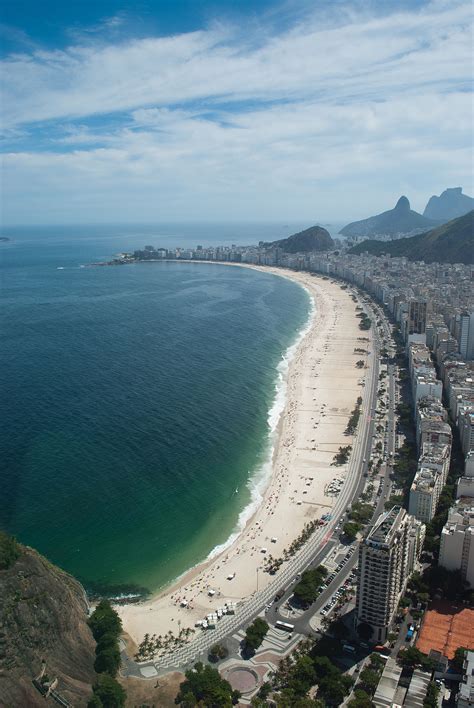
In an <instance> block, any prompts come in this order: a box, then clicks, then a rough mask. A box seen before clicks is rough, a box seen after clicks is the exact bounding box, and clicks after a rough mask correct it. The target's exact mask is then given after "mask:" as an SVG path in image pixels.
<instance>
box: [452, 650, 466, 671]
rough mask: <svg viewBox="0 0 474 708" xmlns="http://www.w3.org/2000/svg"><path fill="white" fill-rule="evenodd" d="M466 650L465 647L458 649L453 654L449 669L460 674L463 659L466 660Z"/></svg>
mask: <svg viewBox="0 0 474 708" xmlns="http://www.w3.org/2000/svg"><path fill="white" fill-rule="evenodd" d="M467 651H468V650H467V649H466V648H465V647H458V648H457V649H456V651H455V652H454V656H453V658H452V659H451V667H452V668H453V669H454V670H455V671H456V672H457V673H458V674H462V672H463V667H464V659H465V658H466V652H467Z"/></svg>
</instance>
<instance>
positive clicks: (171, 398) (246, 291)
mask: <svg viewBox="0 0 474 708" xmlns="http://www.w3.org/2000/svg"><path fill="white" fill-rule="evenodd" d="M297 228H298V225H292V226H291V227H289V226H287V225H280V226H278V225H271V224H270V225H262V224H258V225H249V224H240V225H235V224H234V225H216V224H213V225H202V224H201V225H190V224H186V225H176V224H173V225H162V226H159V227H158V226H156V225H155V226H153V227H142V226H140V227H137V226H131V225H127V226H100V227H98V226H96V227H93V226H90V227H87V226H85V227H74V228H72V227H54V228H46V227H40V228H33V227H28V228H26V227H25V228H16V229H9V230H7V229H4V231H3V234H4V235H6V236H8V237H9V238H10V239H11V240H10V241H9V242H7V243H0V295H1V300H2V307H1V321H0V334H1V341H0V390H1V396H0V420H1V435H0V460H1V472H0V490H1V491H0V527H2V528H4V529H5V530H7V531H8V532H10V533H13V534H15V535H16V536H17V537H18V538H19V540H21V541H22V542H24V543H26V544H29V545H32V546H34V547H35V548H37V549H38V550H39V551H40V552H41V553H44V554H45V555H46V556H47V557H48V558H49V559H50V560H51V561H53V562H54V563H57V564H58V565H60V566H61V567H62V568H64V569H65V570H67V571H69V572H71V573H72V574H73V575H75V576H76V577H78V578H79V579H80V580H81V581H82V582H84V583H85V585H86V587H88V588H94V587H96V586H103V587H109V588H110V589H111V591H116V590H117V588H118V587H119V586H127V587H128V586H140V587H143V588H147V589H148V590H149V591H155V590H157V589H158V588H160V587H162V586H164V585H166V584H167V583H169V582H170V581H171V580H173V579H174V578H176V577H177V576H179V575H180V574H182V573H183V572H184V571H185V570H187V569H188V568H190V567H191V566H193V565H194V564H196V563H197V562H198V561H201V560H203V559H205V558H206V557H207V556H208V555H209V554H212V553H213V552H214V553H215V552H216V549H217V548H218V547H219V546H220V545H221V544H225V543H227V542H228V541H229V538H230V537H231V535H232V534H233V533H236V531H237V530H238V528H240V527H241V526H242V525H243V524H244V523H245V520H246V518H248V516H249V514H250V513H251V510H252V508H254V506H255V504H257V503H258V500H259V494H260V492H261V491H262V489H263V487H264V484H265V480H266V479H267V478H268V474H269V470H270V459H269V455H270V451H271V443H272V438H273V435H272V432H273V431H274V429H275V426H276V422H277V420H278V413H279V412H280V411H281V409H282V406H283V401H284V375H285V370H286V366H287V361H286V359H287V357H288V355H289V353H288V352H289V348H290V347H291V346H292V345H294V343H295V341H296V339H297V337H298V335H299V333H301V331H302V329H303V328H304V327H305V325H306V323H307V322H308V317H309V315H310V310H311V303H310V300H309V297H308V295H307V293H306V292H305V291H304V290H303V289H302V288H300V287H299V286H297V285H296V284H295V283H293V282H291V281H289V280H286V279H284V278H279V277H275V276H273V275H271V274H270V273H260V272H254V271H250V270H248V269H244V268H238V267H226V266H221V265H210V264H209V265H207V264H193V263H173V262H170V263H151V264H134V265H128V266H122V267H81V266H84V265H86V264H88V263H90V262H93V261H100V260H106V259H109V258H111V257H113V256H114V255H115V254H116V253H117V252H119V251H122V250H133V249H134V248H139V247H142V246H144V245H146V244H149V243H150V244H152V245H155V246H160V245H162V246H165V247H170V246H171V245H181V246H190V245H196V244H197V243H202V245H208V244H210V243H237V244H243V243H255V242H257V241H258V240H260V239H262V240H266V239H271V238H280V237H282V236H285V235H288V233H293V231H294V230H297Z"/></svg>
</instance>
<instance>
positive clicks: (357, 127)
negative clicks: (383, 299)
mask: <svg viewBox="0 0 474 708" xmlns="http://www.w3.org/2000/svg"><path fill="white" fill-rule="evenodd" d="M470 14H471V13H470V7H469V4H468V3H464V2H459V3H455V2H452V3H444V2H434V3H432V4H431V5H429V6H427V7H425V8H424V9H423V10H420V11H417V12H415V11H413V12H399V13H397V14H392V15H389V16H386V17H372V18H371V17H367V16H364V17H361V15H360V14H359V15H355V16H352V17H351V18H350V19H349V20H348V19H347V16H344V22H342V21H341V20H340V21H339V23H337V22H335V21H334V24H333V25H332V26H331V27H330V28H329V29H328V28H327V26H324V28H321V26H320V24H319V23H320V19H319V18H317V17H315V18H307V19H306V21H305V22H304V23H302V24H300V25H298V26H297V27H294V28H292V29H291V30H290V31H287V32H286V33H282V34H278V35H274V36H268V35H266V36H265V37H264V39H263V40H261V41H260V43H259V44H258V46H256V37H255V36H254V35H252V36H248V37H244V36H243V32H242V28H239V29H238V30H237V29H236V28H232V27H228V26H227V27H225V28H224V27H221V26H218V25H216V26H214V27H213V28H212V29H210V30H207V31H201V32H195V33H191V34H185V35H179V36H175V37H167V38H159V39H146V40H136V41H129V42H127V43H121V44H116V45H109V46H106V47H104V46H96V47H94V46H74V47H71V48H69V49H68V50H66V51H57V52H42V53H40V52H35V53H33V54H31V55H29V56H27V55H24V56H22V57H14V58H12V59H11V60H9V62H8V66H7V67H4V70H3V71H4V76H5V78H6V81H5V88H4V94H5V97H6V101H5V106H6V110H5V115H6V122H7V125H8V126H9V127H11V128H12V129H18V128H17V126H19V127H20V128H21V127H22V126H23V125H24V124H28V129H29V130H30V131H31V130H32V126H33V125H34V124H35V123H38V126H39V127H40V128H41V131H42V136H43V142H42V143H41V144H42V146H43V147H42V149H36V150H32V149H31V148H30V149H28V150H24V151H23V152H18V153H10V154H8V155H7V156H6V158H5V166H4V175H5V185H6V197H5V199H4V205H5V220H6V221H17V222H21V221H24V220H25V216H26V215H25V214H24V212H22V211H21V205H22V204H24V203H27V204H28V205H29V211H30V213H31V214H32V215H33V216H32V220H33V221H34V218H38V219H40V220H42V221H47V220H48V219H52V220H61V219H63V220H67V218H66V217H67V215H68V214H69V215H76V218H82V220H84V221H93V220H95V219H99V220H107V217H108V219H109V220H110V219H111V218H124V219H128V220H140V219H143V220H154V219H160V218H161V219H171V218H176V219H179V218H182V216H183V215H182V213H181V212H182V211H183V209H185V211H186V214H187V215H188V216H189V217H190V218H191V217H192V218H200V217H201V218H210V217H212V216H215V218H218V219H219V218H226V217H227V216H229V217H233V218H239V217H240V218H243V217H244V216H246V217H247V218H272V217H273V218H277V217H278V218H283V219H285V218H288V219H290V218H295V219H296V218H300V217H301V218H305V219H306V218H307V219H309V220H317V219H321V218H325V219H326V218H338V217H340V218H341V220H344V219H346V218H353V217H354V218H355V217H358V216H366V215H368V214H370V213H372V212H373V211H374V208H375V209H376V210H379V209H380V210H382V209H383V208H389V207H390V206H391V205H392V202H394V200H395V199H396V198H397V197H398V196H399V194H400V193H402V192H406V193H407V194H408V196H409V197H410V198H411V199H412V201H413V202H414V206H415V207H417V208H419V209H422V208H423V206H424V202H425V201H426V198H427V197H428V196H430V194H431V193H433V192H439V191H440V190H442V189H444V188H445V187H446V186H454V184H458V183H460V184H463V185H464V186H465V187H466V188H467V189H469V179H470V175H471V169H470V168H471V163H470V152H469V148H470V144H471V139H472V133H471V118H472V108H471V103H470V96H469V94H468V93H467V92H466V88H467V86H468V85H469V82H470V78H471V77H470V73H469V72H470V41H469V40H470V32H469V30H468V25H469V23H470V20H471V17H470ZM242 101H250V104H248V103H246V104H242V103H241V102H242ZM114 112H124V113H125V115H121V116H120V117H119V119H117V120H115V119H114V120H112V116H109V114H113V113H114ZM91 116H101V117H102V118H101V119H100V128H96V129H94V128H93V127H91V125H92V124H91V125H88V124H87V121H88V119H89V118H90V117H91ZM75 119H78V123H77V124H76V123H74V122H71V121H74V120H75ZM98 120H99V119H98V118H97V117H96V118H95V122H96V123H97V121H98ZM44 121H53V123H52V125H54V133H53V131H52V130H51V131H49V130H48V124H46V126H45V124H44ZM61 123H64V126H63V128H62V131H60V135H59V137H58V135H57V133H58V130H59V128H58V126H59V127H60V126H61ZM45 136H46V138H45ZM45 140H46V145H47V143H48V141H49V147H46V149H45V147H44V145H45ZM73 147H75V148H76V149H75V150H73V151H71V148H73ZM58 148H60V149H61V150H68V151H67V152H57V149H58ZM79 148H80V149H79ZM375 205H377V206H376V207H375ZM87 210H89V211H88V213H87Z"/></svg>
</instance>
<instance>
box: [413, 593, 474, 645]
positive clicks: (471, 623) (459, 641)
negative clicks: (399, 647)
mask: <svg viewBox="0 0 474 708" xmlns="http://www.w3.org/2000/svg"><path fill="white" fill-rule="evenodd" d="M416 646H417V649H419V650H420V651H422V652H423V653H424V654H429V652H430V650H431V649H435V650H436V651H439V652H441V654H443V655H444V656H447V657H448V659H452V658H453V656H454V652H455V651H456V649H457V648H458V647H466V648H467V649H474V609H470V608H468V607H463V606H462V605H460V606H458V605H451V604H450V603H449V602H445V601H436V602H433V603H432V606H431V609H430V610H428V612H426V614H425V618H424V620H423V624H422V626H421V630H420V633H419V635H418V640H417V642H416Z"/></svg>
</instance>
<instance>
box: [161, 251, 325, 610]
mask: <svg viewBox="0 0 474 708" xmlns="http://www.w3.org/2000/svg"><path fill="white" fill-rule="evenodd" d="M186 262H187V263H196V261H186ZM197 262H198V263H205V264H209V263H215V265H222V266H226V265H228V266H237V267H241V268H247V269H250V270H259V271H260V272H266V271H267V269H266V268H262V267H258V266H253V265H250V264H248V265H247V264H244V263H225V262H221V261H217V262H214V261H197ZM271 274H272V275H276V276H279V277H282V278H286V279H287V280H291V282H295V280H294V279H292V278H291V277H288V276H287V275H286V274H285V273H274V272H272V273H271ZM297 285H299V287H301V288H302V289H303V290H304V291H305V292H306V294H307V296H308V299H309V301H310V306H309V311H308V317H307V319H306V321H305V322H304V323H303V325H302V327H301V328H300V329H299V330H298V331H297V332H296V334H295V338H294V341H293V342H292V343H291V344H290V345H289V346H288V347H287V348H286V350H285V351H284V352H283V354H282V356H281V359H280V361H279V362H278V364H277V366H276V369H275V371H276V378H275V381H274V388H275V392H274V398H273V401H272V405H271V406H270V408H269V410H268V414H267V423H268V427H269V431H268V433H267V439H266V449H265V451H264V459H263V461H262V462H261V463H260V464H259V465H258V466H257V467H256V468H255V470H253V471H252V473H251V475H250V476H249V479H248V480H247V482H246V486H247V488H248V489H249V493H250V500H249V501H248V503H247V504H246V505H245V506H244V507H243V508H242V509H241V510H240V511H239V513H238V517H237V521H236V524H235V527H234V529H233V530H232V531H231V533H230V534H229V536H228V537H227V539H226V540H225V541H223V542H222V543H220V544H217V545H216V546H214V547H213V548H212V549H211V550H210V551H209V553H208V554H207V556H206V557H205V558H204V559H203V560H201V561H198V562H197V563H196V564H195V565H193V566H191V567H190V568H187V569H186V570H185V571H184V572H183V573H181V574H180V575H179V576H177V577H176V578H174V579H173V580H171V581H170V582H169V583H168V584H167V585H166V586H164V587H161V588H159V589H158V590H156V591H155V592H153V593H152V595H151V598H150V599H153V598H158V597H161V596H162V595H165V594H167V593H168V592H170V591H171V589H173V588H175V587H177V586H179V585H180V584H181V583H182V581H183V580H184V579H185V578H187V577H189V576H190V575H191V574H193V572H194V571H199V569H200V568H202V567H204V566H205V565H206V564H207V563H209V562H211V561H213V560H215V559H216V558H218V557H219V556H220V555H221V554H223V553H224V552H225V551H226V550H227V549H228V548H230V547H231V546H232V545H233V544H234V543H235V542H236V541H238V539H239V536H240V535H241V534H242V533H244V532H245V529H246V528H247V526H248V524H250V523H251V522H252V519H253V518H254V516H255V514H257V513H258V510H259V508H260V506H261V504H262V503H263V500H264V498H265V494H266V491H267V489H268V487H269V486H270V484H271V481H272V476H273V473H274V461H275V454H276V450H277V448H278V440H279V436H280V433H281V423H282V418H283V415H284V413H285V408H286V405H287V398H288V378H289V375H290V370H291V363H292V361H293V359H294V357H295V356H296V354H297V351H298V348H299V346H300V344H301V343H302V342H303V340H304V338H305V337H306V336H307V335H308V334H309V332H310V331H311V326H312V322H313V319H314V316H315V311H316V303H315V299H314V296H313V295H312V294H311V292H310V291H309V290H308V289H307V288H306V287H305V286H304V285H302V284H301V283H297ZM285 363H286V370H285V371H284V372H283V373H282V380H281V384H282V388H280V389H279V385H278V376H279V375H280V371H279V368H280V366H281V365H282V364H285ZM282 391H283V397H282V399H283V400H282V401H281V405H278V407H277V409H276V410H274V409H275V408H276V406H277V404H278V403H279V401H278V397H279V396H280V394H281V393H282ZM274 416H276V422H275V424H274V425H273V426H272V424H271V422H270V418H271V417H274ZM265 467H268V468H269V469H268V471H267V472H264V473H263V474H260V472H261V471H263V468H265ZM252 488H254V489H255V490H256V493H257V495H258V496H257V498H255V499H254V498H253V491H252Z"/></svg>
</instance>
